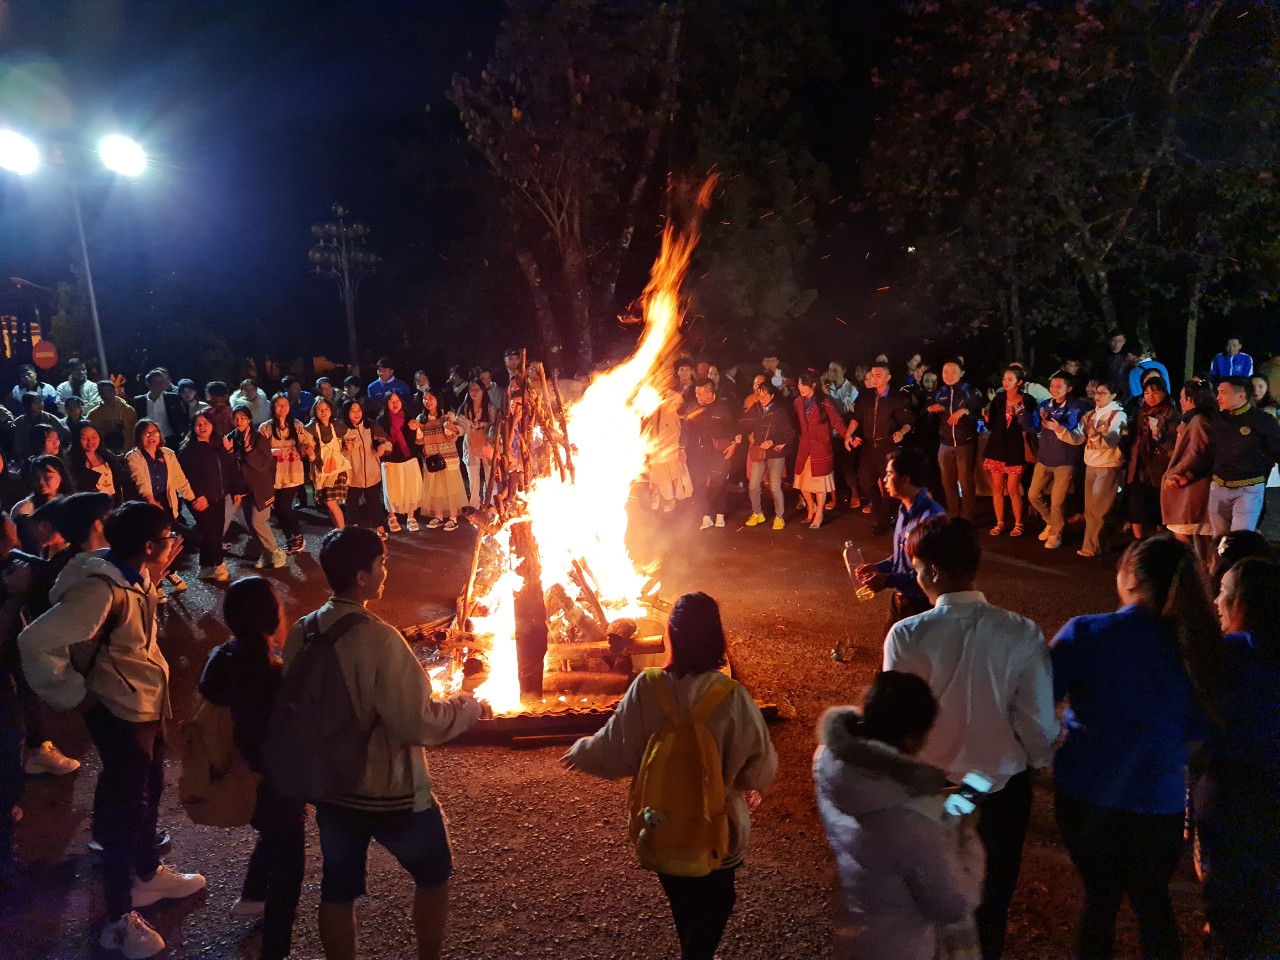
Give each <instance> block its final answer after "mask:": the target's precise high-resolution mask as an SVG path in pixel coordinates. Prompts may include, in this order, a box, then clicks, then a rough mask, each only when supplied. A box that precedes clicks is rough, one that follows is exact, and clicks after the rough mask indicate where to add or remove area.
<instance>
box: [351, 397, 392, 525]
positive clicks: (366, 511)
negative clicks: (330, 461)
mask: <svg viewBox="0 0 1280 960" xmlns="http://www.w3.org/2000/svg"><path fill="white" fill-rule="evenodd" d="M342 419H343V422H344V423H346V426H347V432H346V433H345V434H344V435H343V437H342V442H343V450H344V452H345V453H346V456H347V462H348V463H349V464H350V465H351V471H350V473H349V474H348V475H347V502H346V511H347V517H348V518H349V519H350V521H351V523H353V524H354V525H355V526H357V527H368V528H369V529H370V530H376V531H377V532H378V536H379V537H381V538H382V539H383V540H385V539H387V531H386V524H387V508H386V507H385V506H384V505H383V498H382V464H381V462H380V460H381V458H382V455H383V454H384V453H386V452H387V450H389V449H390V448H391V441H390V440H388V439H387V435H386V433H385V432H384V431H383V429H382V427H380V426H378V425H377V424H376V423H372V422H371V421H368V420H366V419H365V417H364V407H362V406H360V404H359V402H357V401H355V400H348V401H347V402H346V403H345V404H343V410H342Z"/></svg>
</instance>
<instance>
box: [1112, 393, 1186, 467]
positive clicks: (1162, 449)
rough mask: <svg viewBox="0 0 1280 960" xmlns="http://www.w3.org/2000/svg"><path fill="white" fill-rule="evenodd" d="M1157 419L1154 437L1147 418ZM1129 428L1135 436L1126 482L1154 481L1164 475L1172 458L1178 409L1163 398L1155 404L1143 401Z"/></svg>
mask: <svg viewBox="0 0 1280 960" xmlns="http://www.w3.org/2000/svg"><path fill="white" fill-rule="evenodd" d="M1151 418H1154V419H1155V421H1156V430H1158V431H1159V438H1158V439H1157V438H1156V437H1155V436H1153V435H1152V433H1151V426H1150V419H1151ZM1130 424H1131V425H1132V427H1131V429H1132V431H1133V432H1134V433H1135V434H1136V435H1137V439H1136V440H1135V441H1134V444H1133V450H1132V451H1131V452H1130V454H1129V473H1128V475H1127V477H1126V478H1125V479H1126V481H1127V482H1129V483H1133V482H1134V481H1135V480H1137V481H1141V482H1143V483H1150V484H1156V483H1159V482H1160V480H1161V478H1163V477H1164V472H1165V471H1166V470H1167V469H1168V468H1169V462H1170V460H1171V459H1172V457H1173V446H1174V443H1175V442H1176V440H1177V431H1178V411H1177V410H1176V409H1174V406H1173V404H1171V403H1169V401H1168V400H1166V401H1165V402H1164V403H1162V404H1159V405H1158V406H1155V407H1148V406H1146V405H1145V404H1144V405H1143V406H1141V407H1140V408H1139V409H1138V413H1137V416H1135V417H1134V418H1133V419H1132V420H1131V421H1130Z"/></svg>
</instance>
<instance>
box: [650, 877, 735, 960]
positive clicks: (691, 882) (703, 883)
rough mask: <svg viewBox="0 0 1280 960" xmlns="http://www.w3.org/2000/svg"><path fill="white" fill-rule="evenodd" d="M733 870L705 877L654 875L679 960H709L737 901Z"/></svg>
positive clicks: (718, 943) (713, 954)
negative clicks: (664, 897) (671, 925)
mask: <svg viewBox="0 0 1280 960" xmlns="http://www.w3.org/2000/svg"><path fill="white" fill-rule="evenodd" d="M737 869H738V868H737V867H725V868H723V869H721V870H712V871H711V873H709V874H707V875H706V876H705V877H676V876H672V875H671V874H669V873H660V874H658V880H659V881H660V882H661V883H662V889H663V892H665V893H666V895H667V900H668V901H670V903H671V916H672V918H673V919H674V920H675V922H676V936H678V937H679V938H680V960H712V958H713V957H714V956H715V952H716V947H718V946H719V945H720V938H721V937H722V936H724V928H725V924H727V923H728V922H729V915H730V914H732V913H733V905H734V904H735V903H736V902H737V898H738V895H737V891H736V890H735V889H734V885H733V880H734V871H736V870H737Z"/></svg>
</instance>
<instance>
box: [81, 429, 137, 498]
mask: <svg viewBox="0 0 1280 960" xmlns="http://www.w3.org/2000/svg"><path fill="white" fill-rule="evenodd" d="M66 461H67V468H68V470H69V472H70V474H71V481H72V484H73V485H74V486H75V488H76V489H77V490H80V491H86V492H92V491H95V490H96V491H97V492H99V493H105V494H106V495H107V496H109V497H110V498H111V506H112V507H118V506H120V504H122V503H124V498H125V493H126V491H127V489H128V485H129V483H130V482H131V479H130V476H129V470H128V468H126V467H125V465H124V464H123V463H122V462H121V461H120V458H119V457H117V456H116V455H115V454H114V453H112V452H111V451H110V450H108V449H106V448H105V447H104V446H103V445H102V438H101V436H100V435H99V434H98V430H97V428H96V427H94V426H93V425H92V424H88V423H86V424H85V425H84V426H83V427H81V428H80V433H79V437H78V441H77V443H76V444H75V445H74V446H72V448H71V449H70V450H69V451H67V456H66Z"/></svg>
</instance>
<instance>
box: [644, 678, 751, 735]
mask: <svg viewBox="0 0 1280 960" xmlns="http://www.w3.org/2000/svg"><path fill="white" fill-rule="evenodd" d="M644 674H645V678H646V679H647V680H648V681H649V684H650V685H651V686H652V687H653V692H654V696H656V697H657V698H658V705H659V706H660V707H662V714H663V716H664V717H666V718H667V720H669V721H670V722H672V723H677V722H679V721H680V720H681V719H682V718H683V717H684V716H685V713H684V711H683V710H681V709H680V704H678V703H677V702H676V698H675V693H674V692H673V691H672V689H671V678H670V677H669V676H668V675H667V672H666V671H665V670H663V669H662V668H661V667H649V668H647V669H646V670H645V672H644ZM737 685H738V684H737V683H736V682H735V681H733V680H731V679H729V678H728V677H726V676H725V675H724V674H723V673H717V676H716V678H715V679H713V680H712V681H711V685H710V686H709V687H707V691H706V693H704V694H703V695H702V696H701V698H699V700H698V702H697V703H695V704H694V705H693V707H692V709H690V710H689V712H688V718H689V719H690V720H691V721H693V722H694V723H706V721H707V718H709V717H710V716H711V715H712V714H713V713H715V712H716V708H717V707H719V706H720V704H722V703H724V700H725V697H727V696H729V694H730V693H732V692H733V688H734V687H736V686H737Z"/></svg>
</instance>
